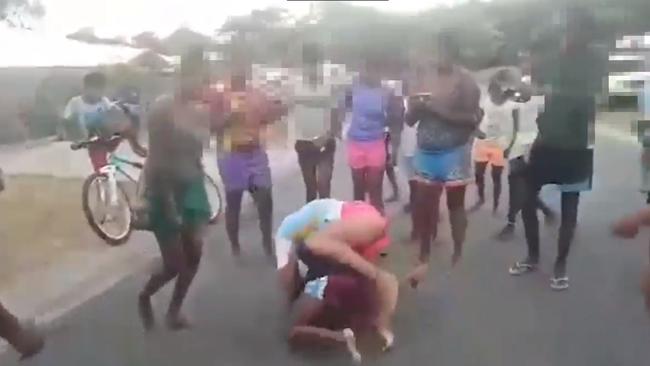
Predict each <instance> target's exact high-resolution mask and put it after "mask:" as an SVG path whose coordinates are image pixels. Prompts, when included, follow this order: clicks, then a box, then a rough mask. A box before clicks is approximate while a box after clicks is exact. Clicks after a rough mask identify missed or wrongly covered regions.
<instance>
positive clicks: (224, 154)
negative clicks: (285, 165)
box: [211, 56, 286, 258]
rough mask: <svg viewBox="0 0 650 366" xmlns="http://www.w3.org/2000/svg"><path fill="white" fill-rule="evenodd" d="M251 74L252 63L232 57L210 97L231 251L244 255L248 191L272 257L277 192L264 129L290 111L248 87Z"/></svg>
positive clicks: (265, 247) (265, 248) (269, 255)
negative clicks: (242, 228) (224, 78)
mask: <svg viewBox="0 0 650 366" xmlns="http://www.w3.org/2000/svg"><path fill="white" fill-rule="evenodd" d="M250 75H251V67H250V65H249V64H248V62H245V60H244V58H240V57H239V56H235V57H233V59H232V70H231V74H230V78H229V81H228V83H227V85H225V87H224V90H223V91H222V92H220V93H218V94H216V95H214V96H213V97H212V101H211V105H212V107H211V114H212V122H213V128H214V129H215V132H216V134H217V164H218V167H219V173H220V174H221V179H222V180H223V184H224V188H225V191H226V232H227V234H228V239H229V240H230V244H231V249H232V253H233V255H234V256H236V257H238V256H239V255H240V254H241V244H240V241H239V220H240V214H241V204H242V198H243V195H244V192H249V193H250V194H251V196H252V197H253V201H254V202H255V205H256V206H257V212H258V215H259V222H260V231H261V233H262V247H263V249H264V252H265V254H266V255H267V256H268V257H269V258H272V256H273V232H272V230H273V228H272V226H273V195H272V181H271V168H270V166H269V158H268V155H267V154H266V146H265V143H266V141H265V132H266V128H267V126H268V125H269V124H270V123H273V122H275V121H276V120H278V119H279V118H281V116H282V115H284V114H286V107H285V106H284V105H282V104H281V103H280V102H279V101H274V100H271V98H270V97H269V96H267V95H265V94H263V93H262V92H261V91H260V90H257V89H256V88H254V87H253V86H252V85H250V82H249V81H248V79H249V77H250Z"/></svg>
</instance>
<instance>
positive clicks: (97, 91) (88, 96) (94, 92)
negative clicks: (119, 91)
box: [83, 85, 106, 103]
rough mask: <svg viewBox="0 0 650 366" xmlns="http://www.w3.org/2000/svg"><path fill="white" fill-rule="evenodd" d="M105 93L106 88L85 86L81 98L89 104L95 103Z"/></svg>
mask: <svg viewBox="0 0 650 366" xmlns="http://www.w3.org/2000/svg"><path fill="white" fill-rule="evenodd" d="M105 93H106V88H105V87H104V86H100V85H86V86H84V90H83V98H84V99H85V100H86V101H87V102H89V103H97V102H99V101H100V100H101V99H102V97H104V95H105Z"/></svg>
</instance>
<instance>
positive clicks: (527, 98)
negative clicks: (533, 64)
mask: <svg viewBox="0 0 650 366" xmlns="http://www.w3.org/2000/svg"><path fill="white" fill-rule="evenodd" d="M532 93H533V92H532V88H531V80H530V76H524V77H522V85H521V88H520V90H519V91H517V92H516V93H515V95H516V98H517V99H516V101H517V102H519V106H518V115H519V118H518V120H516V121H515V125H514V129H513V130H512V136H511V139H510V142H509V143H508V146H510V148H509V149H508V156H507V158H508V188H509V195H508V196H509V203H508V216H507V219H508V222H507V223H506V225H505V226H504V227H503V229H501V231H499V233H498V234H497V239H499V240H503V241H506V240H510V239H511V238H512V236H513V234H514V231H515V221H516V219H517V215H518V214H519V212H520V211H521V209H522V207H523V200H524V198H525V189H526V181H525V179H526V177H525V175H524V173H525V168H526V160H525V159H526V157H527V155H528V152H529V151H530V148H531V146H532V144H533V142H534V141H535V137H536V136H537V116H538V115H539V113H540V112H541V111H542V109H543V108H544V96H543V95H531V94H532ZM537 204H538V206H539V209H540V210H541V211H542V213H543V214H544V216H545V217H546V220H547V222H549V223H551V222H553V221H554V220H555V213H554V212H553V211H552V210H551V209H550V208H549V207H548V206H546V204H545V203H544V202H543V201H542V200H541V199H539V197H538V199H537Z"/></svg>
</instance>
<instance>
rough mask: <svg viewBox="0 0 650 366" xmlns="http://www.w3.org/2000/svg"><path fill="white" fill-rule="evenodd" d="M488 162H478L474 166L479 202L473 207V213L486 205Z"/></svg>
mask: <svg viewBox="0 0 650 366" xmlns="http://www.w3.org/2000/svg"><path fill="white" fill-rule="evenodd" d="M486 170H487V162H476V163H475V165H474V178H475V179H476V189H477V193H478V201H477V202H476V203H475V204H474V206H472V208H471V211H475V210H478V209H479V208H480V207H481V206H483V204H484V203H485V171H486Z"/></svg>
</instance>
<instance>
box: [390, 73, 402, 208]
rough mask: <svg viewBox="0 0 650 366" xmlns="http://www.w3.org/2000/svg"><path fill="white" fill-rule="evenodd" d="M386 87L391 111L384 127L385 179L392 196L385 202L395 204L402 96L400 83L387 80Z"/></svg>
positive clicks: (397, 187) (397, 193)
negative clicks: (389, 91)
mask: <svg viewBox="0 0 650 366" xmlns="http://www.w3.org/2000/svg"><path fill="white" fill-rule="evenodd" d="M386 87H387V88H389V89H390V90H391V96H390V100H389V101H388V103H389V110H390V111H392V113H391V115H389V116H388V117H389V118H388V126H386V135H385V139H386V178H388V182H389V183H390V186H391V189H392V194H391V196H390V197H388V198H387V199H386V202H396V201H399V198H400V189H399V184H397V175H396V174H395V168H396V167H397V163H398V160H399V156H400V155H399V154H400V153H399V150H400V145H401V139H402V128H403V126H404V113H405V111H404V109H405V108H404V95H403V90H404V88H403V85H402V82H401V81H398V80H389V81H388V82H386Z"/></svg>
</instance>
